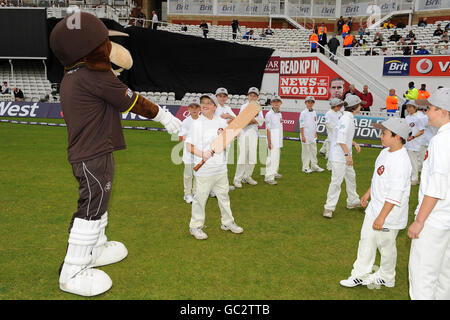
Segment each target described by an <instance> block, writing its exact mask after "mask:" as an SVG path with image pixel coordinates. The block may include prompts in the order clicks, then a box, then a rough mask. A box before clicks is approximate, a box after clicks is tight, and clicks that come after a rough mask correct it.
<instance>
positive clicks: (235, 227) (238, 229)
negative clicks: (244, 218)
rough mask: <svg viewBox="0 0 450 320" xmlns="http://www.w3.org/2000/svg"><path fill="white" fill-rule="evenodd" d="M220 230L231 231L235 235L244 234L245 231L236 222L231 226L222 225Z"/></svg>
mask: <svg viewBox="0 0 450 320" xmlns="http://www.w3.org/2000/svg"><path fill="white" fill-rule="evenodd" d="M220 228H221V229H222V230H224V231H228V230H229V231H231V232H233V233H242V232H244V229H242V228H241V227H239V226H238V225H237V224H236V222H233V223H231V224H229V225H227V226H226V225H223V224H222V225H221V226H220Z"/></svg>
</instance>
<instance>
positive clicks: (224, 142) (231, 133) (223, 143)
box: [194, 101, 262, 171]
mask: <svg viewBox="0 0 450 320" xmlns="http://www.w3.org/2000/svg"><path fill="white" fill-rule="evenodd" d="M261 109H262V108H261V106H260V104H259V103H258V102H256V101H251V102H250V103H249V104H248V105H247V107H246V108H245V109H244V110H242V111H241V112H240V113H239V114H238V116H237V117H236V118H234V119H233V121H231V122H230V124H229V125H228V127H226V128H225V129H224V130H223V131H222V133H221V134H220V135H219V136H218V137H217V138H216V140H214V141H213V142H212V143H211V150H212V152H213V153H221V152H222V151H223V150H224V149H225V148H226V147H227V146H228V145H229V144H230V143H231V141H233V139H234V138H235V137H236V136H237V135H238V134H239V133H240V132H241V131H242V129H244V128H245V127H246V126H247V125H248V124H249V123H250V121H252V119H254V118H255V117H256V116H257V115H258V113H259V112H260V111H261ZM204 164H205V160H202V161H201V162H200V163H199V164H197V165H196V166H195V167H194V171H197V170H198V169H200V168H201V167H202V166H203V165H204Z"/></svg>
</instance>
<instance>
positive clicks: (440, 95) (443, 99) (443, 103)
mask: <svg viewBox="0 0 450 320" xmlns="http://www.w3.org/2000/svg"><path fill="white" fill-rule="evenodd" d="M416 103H417V104H418V105H422V106H435V107H438V108H442V109H444V110H447V111H449V112H450V88H440V89H438V90H436V91H435V92H433V93H432V94H431V95H430V97H429V98H428V99H420V100H416Z"/></svg>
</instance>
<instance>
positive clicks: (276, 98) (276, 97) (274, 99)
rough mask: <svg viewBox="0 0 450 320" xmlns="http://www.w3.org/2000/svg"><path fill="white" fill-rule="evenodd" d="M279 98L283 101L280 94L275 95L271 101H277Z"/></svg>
mask: <svg viewBox="0 0 450 320" xmlns="http://www.w3.org/2000/svg"><path fill="white" fill-rule="evenodd" d="M277 100H278V101H281V102H283V100H281V97H280V96H275V97H273V98H272V99H270V101H277Z"/></svg>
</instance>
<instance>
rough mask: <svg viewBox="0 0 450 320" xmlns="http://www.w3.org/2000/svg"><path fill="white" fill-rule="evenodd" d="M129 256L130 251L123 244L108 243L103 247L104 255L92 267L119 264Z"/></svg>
mask: <svg viewBox="0 0 450 320" xmlns="http://www.w3.org/2000/svg"><path fill="white" fill-rule="evenodd" d="M127 255H128V250H127V248H126V247H125V245H124V244H123V243H122V242H119V241H108V242H106V243H105V245H104V246H103V250H102V253H101V254H100V256H99V257H98V258H97V259H96V260H95V262H94V264H93V265H92V267H100V266H106V265H108V264H112V263H116V262H119V261H121V260H123V259H125V257H126V256H127Z"/></svg>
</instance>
